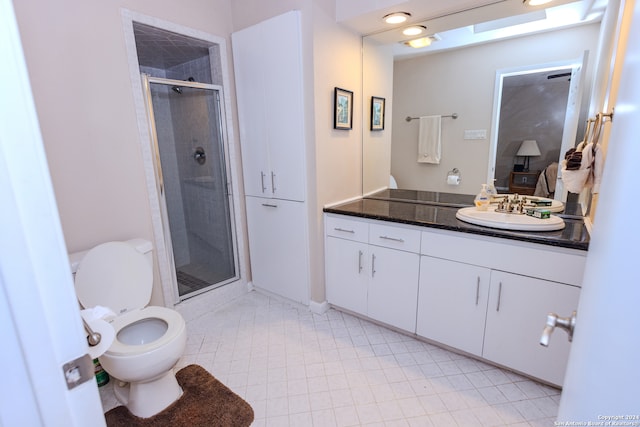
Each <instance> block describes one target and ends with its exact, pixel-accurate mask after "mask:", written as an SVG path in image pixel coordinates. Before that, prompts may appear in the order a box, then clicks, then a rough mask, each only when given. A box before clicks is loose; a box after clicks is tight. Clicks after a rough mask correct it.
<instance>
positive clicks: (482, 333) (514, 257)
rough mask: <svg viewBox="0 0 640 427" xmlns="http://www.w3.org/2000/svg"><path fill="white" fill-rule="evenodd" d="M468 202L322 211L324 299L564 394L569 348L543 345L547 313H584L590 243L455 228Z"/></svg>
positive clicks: (383, 201) (389, 199)
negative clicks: (582, 291) (561, 388)
mask: <svg viewBox="0 0 640 427" xmlns="http://www.w3.org/2000/svg"><path fill="white" fill-rule="evenodd" d="M472 203H473V197H472V196H466V195H456V194H447V193H432V192H421V191H409V190H385V191H384V192H382V193H380V194H378V195H374V196H373V198H364V199H359V200H356V201H353V202H349V203H344V204H341V205H338V206H333V207H330V208H325V209H324V217H325V252H326V253H325V260H326V286H327V301H328V302H329V303H330V304H331V305H332V306H334V307H335V308H338V309H343V310H347V311H349V312H351V313H354V314H356V315H359V316H363V317H366V318H369V319H372V320H374V321H377V322H381V323H383V324H386V325H389V326H391V327H393V328H396V329H398V330H401V331H404V332H406V333H409V334H415V335H417V336H419V337H422V338H425V339H427V340H430V341H433V342H436V343H439V344H442V345H444V346H446V347H449V348H452V349H456V350H459V351H462V352H464V353H466V354H470V355H473V356H475V357H478V358H481V359H484V360H487V361H489V362H492V363H494V364H497V365H500V366H505V367H508V368H511V369H513V370H515V371H518V372H521V373H523V374H526V375H529V376H531V377H534V378H537V379H540V380H542V381H544V382H547V383H549V384H554V385H558V386H560V385H562V381H563V377H564V371H565V367H566V362H567V358H568V353H569V346H570V343H569V342H568V340H567V335H566V333H565V332H563V331H556V332H555V333H554V334H553V336H552V338H551V344H550V345H549V347H543V346H541V345H540V344H539V342H540V337H541V334H542V331H543V329H544V326H545V320H546V316H547V313H548V312H555V313H557V314H559V315H561V316H568V315H570V314H571V312H572V311H573V310H575V309H576V308H577V305H578V298H579V293H580V286H581V283H582V277H583V270H584V265H585V259H586V254H587V252H586V251H587V248H588V243H589V236H588V233H587V231H586V228H585V226H584V223H583V221H582V219H581V218H580V217H579V216H574V215H570V214H561V215H562V216H563V219H564V221H565V224H566V225H565V228H564V229H563V230H558V231H548V232H535V233H534V232H517V231H507V230H499V229H492V228H487V227H481V226H476V225H472V224H468V223H465V222H462V221H460V220H458V219H456V212H457V210H458V209H460V207H464V206H469V205H471V204H472Z"/></svg>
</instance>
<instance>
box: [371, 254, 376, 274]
mask: <svg viewBox="0 0 640 427" xmlns="http://www.w3.org/2000/svg"><path fill="white" fill-rule="evenodd" d="M375 275H376V255H375V254H371V277H374V276H375Z"/></svg>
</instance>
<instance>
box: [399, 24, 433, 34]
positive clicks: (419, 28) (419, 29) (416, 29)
mask: <svg viewBox="0 0 640 427" xmlns="http://www.w3.org/2000/svg"><path fill="white" fill-rule="evenodd" d="M425 31H427V27H425V26H424V25H414V26H412V27H407V28H405V29H404V30H402V34H404V35H405V36H417V35H419V34H422V33H424V32H425Z"/></svg>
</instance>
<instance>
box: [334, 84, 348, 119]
mask: <svg viewBox="0 0 640 427" xmlns="http://www.w3.org/2000/svg"><path fill="white" fill-rule="evenodd" d="M333 98H334V99H333V101H334V102H333V109H334V111H333V128H334V129H351V127H352V121H353V92H351V91H350V90H346V89H340V88H339V87H337V88H335V89H334V91H333Z"/></svg>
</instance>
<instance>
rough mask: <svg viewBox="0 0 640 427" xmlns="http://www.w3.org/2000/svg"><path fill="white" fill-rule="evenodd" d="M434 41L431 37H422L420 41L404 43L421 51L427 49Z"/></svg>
mask: <svg viewBox="0 0 640 427" xmlns="http://www.w3.org/2000/svg"><path fill="white" fill-rule="evenodd" d="M431 42H432V40H431V38H429V37H420V38H419V39H413V40H409V41H406V42H404V44H406V45H407V46H411V47H413V48H416V49H419V48H421V47H427V46H429V45H430V44H431Z"/></svg>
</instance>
